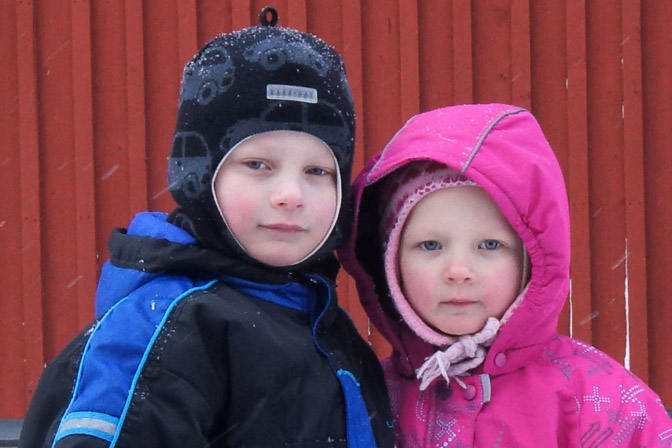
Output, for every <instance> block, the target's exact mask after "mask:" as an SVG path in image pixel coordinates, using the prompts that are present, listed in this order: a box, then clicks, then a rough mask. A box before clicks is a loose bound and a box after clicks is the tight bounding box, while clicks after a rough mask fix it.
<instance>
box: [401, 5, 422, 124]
mask: <svg viewBox="0 0 672 448" xmlns="http://www.w3.org/2000/svg"><path fill="white" fill-rule="evenodd" d="M419 44H420V42H419V29H418V0H401V1H400V2H399V52H400V55H399V63H400V67H399V74H400V96H401V98H400V102H401V108H400V112H401V116H400V120H399V121H400V123H405V122H406V120H408V119H409V118H411V117H412V116H413V115H415V114H417V113H418V112H420V55H419V52H420V48H419Z"/></svg>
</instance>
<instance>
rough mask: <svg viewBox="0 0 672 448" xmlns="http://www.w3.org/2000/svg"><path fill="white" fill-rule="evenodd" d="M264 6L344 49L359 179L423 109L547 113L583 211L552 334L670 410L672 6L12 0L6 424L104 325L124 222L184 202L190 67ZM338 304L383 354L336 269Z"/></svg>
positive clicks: (3, 339) (3, 239)
mask: <svg viewBox="0 0 672 448" xmlns="http://www.w3.org/2000/svg"><path fill="white" fill-rule="evenodd" d="M268 3H270V4H272V5H273V6H275V7H276V8H277V9H278V11H279V13H280V25H283V26H292V27H295V28H298V29H301V30H307V31H310V32H312V33H314V34H317V35H319V36H321V37H322V38H324V39H325V40H326V41H327V42H329V43H331V44H332V45H333V46H335V47H336V49H337V50H338V51H340V52H341V53H342V54H343V55H344V58H345V60H346V64H347V68H348V73H349V78H350V80H351V85H352V88H353V91H354V95H355V100H356V106H357V115H358V119H359V121H358V132H359V133H358V138H357V148H358V149H357V151H358V152H357V157H356V166H355V171H358V170H359V169H360V168H361V166H362V164H363V163H364V161H365V160H366V159H367V158H369V157H370V156H372V155H373V154H374V153H375V152H377V151H378V150H380V149H381V148H382V146H383V145H384V144H385V143H386V141H387V140H388V139H389V138H390V137H391V136H392V135H393V133H394V132H395V131H396V130H397V128H398V127H399V126H401V124H403V122H404V121H405V120H406V119H407V118H408V117H409V116H411V115H413V114H415V113H417V112H419V111H423V110H427V109H431V108H436V107H439V106H445V105H450V104H458V103H470V102H495V101H496V102H509V103H514V104H517V105H520V106H524V107H527V108H530V109H531V110H532V111H533V112H534V113H535V114H536V115H537V117H538V119H539V121H540V122H541V125H542V127H543V128H544V130H545V132H546V134H547V137H548V138H549V140H550V141H551V144H552V146H553V147H554V149H555V150H556V152H557V155H558V157H559V159H560V162H561V164H562V167H563V169H564V172H565V175H566V180H567V186H568V189H569V196H570V202H571V204H570V207H571V213H572V225H573V228H572V237H573V247H572V248H573V259H572V261H573V268H572V292H571V297H570V300H569V305H568V306H567V307H566V310H565V312H564V314H563V317H562V320H561V324H560V329H559V330H560V331H561V332H563V333H565V334H570V335H573V336H574V337H576V338H578V339H581V340H583V341H585V342H588V343H591V344H593V345H595V346H597V347H598V348H600V349H602V350H604V351H606V352H607V353H608V354H609V355H611V356H612V357H613V358H615V359H616V360H618V361H620V362H622V363H623V364H625V365H626V367H628V368H630V369H632V370H633V371H634V372H635V373H636V374H637V375H639V376H640V377H642V378H643V379H645V380H646V381H648V382H649V384H650V385H651V386H652V387H653V388H654V389H655V390H656V391H657V392H659V393H660V394H661V396H662V397H663V400H664V401H665V403H666V404H667V406H668V407H671V405H672V358H671V357H670V356H668V354H667V351H666V350H667V346H666V341H668V340H669V335H670V329H672V309H671V308H672V304H671V303H670V301H669V300H668V299H669V296H670V294H671V292H672V231H671V229H672V205H671V204H670V200H669V198H670V195H671V194H672V168H671V167H672V151H671V150H670V142H672V26H670V24H672V2H669V1H667V0H621V1H617V0H604V1H602V0H600V1H586V0H545V1H542V0H539V1H537V0H452V1H451V0H362V1H355V0H329V1H323V0H274V1H273V2H271V1H270V0H264V1H257V0H198V1H197V0H165V1H164V0H145V1H140V0H126V1H123V0H96V1H92V0H62V1H46V0H44V1H39V2H37V1H29V0H16V1H13V0H0V58H1V59H0V80H1V81H0V189H1V190H0V191H1V192H2V200H0V252H1V254H2V255H1V257H2V258H1V259H0V286H1V287H2V289H1V292H0V319H1V322H2V325H0V366H1V368H0V418H17V417H21V416H22V415H23V413H24V412H25V409H26V406H27V403H28V401H29V399H30V397H31V394H32V392H33V390H34V388H35V385H36V381H37V380H38V378H39V375H40V373H41V371H42V369H43V367H44V364H45V363H46V362H48V361H49V360H50V359H51V358H53V357H54V356H55V354H56V353H57V352H58V351H59V350H60V349H61V348H62V347H63V346H64V345H65V344H66V343H67V342H68V341H69V340H70V339H71V338H72V337H73V336H74V335H75V334H76V333H77V332H78V331H79V330H80V329H81V328H82V327H84V326H85V325H86V324H87V322H89V320H90V319H91V317H92V313H93V301H92V297H93V294H94V290H95V285H96V279H97V275H98V272H99V269H100V266H101V264H102V263H103V261H104V260H105V259H106V257H107V255H106V249H105V244H106V239H107V236H108V234H109V232H110V231H111V230H112V228H114V227H123V226H125V225H126V223H127V222H128V220H129V219H130V218H131V216H132V215H133V214H134V213H136V212H138V211H141V210H144V209H153V210H165V211H169V210H171V209H172V207H173V204H172V201H171V198H170V194H169V193H168V192H167V189H166V179H165V178H166V175H165V171H166V157H167V154H168V151H169V148H170V142H171V138H172V131H173V126H174V119H175V112H176V106H177V94H178V90H179V79H180V74H181V68H182V65H183V64H184V63H185V62H186V61H187V60H188V59H189V58H190V57H191V56H192V54H193V53H194V52H195V51H196V50H197V48H198V47H199V46H200V45H202V44H203V43H205V42H206V41H207V40H208V39H210V38H211V37H213V36H215V35H216V34H218V33H220V32H223V31H230V30H232V29H237V28H241V27H245V26H248V25H251V24H253V23H256V15H257V13H258V11H259V10H260V9H261V8H262V7H263V6H265V5H266V4H268ZM340 296H341V301H342V304H343V306H344V307H345V308H346V309H348V310H349V311H350V313H351V314H352V316H353V318H354V320H355V322H356V323H357V325H358V327H359V328H360V330H361V331H362V333H363V334H365V335H367V337H369V339H370V340H371V341H372V344H373V346H374V348H375V349H376V350H377V352H378V353H379V354H380V355H381V356H384V355H385V354H386V353H387V350H388V348H387V345H386V344H385V343H384V342H383V341H382V340H381V338H380V337H379V336H378V335H377V334H376V332H375V331H374V330H373V329H370V328H369V327H368V324H367V320H366V317H365V315H364V314H363V312H362V311H361V309H360V308H359V306H358V301H357V296H356V293H355V289H354V286H353V285H352V283H351V281H350V280H348V279H347V278H346V277H345V276H343V277H341V281H340Z"/></svg>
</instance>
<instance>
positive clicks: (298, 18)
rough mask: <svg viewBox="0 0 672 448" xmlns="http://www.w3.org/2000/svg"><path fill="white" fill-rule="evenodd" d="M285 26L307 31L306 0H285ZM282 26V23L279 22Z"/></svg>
mask: <svg viewBox="0 0 672 448" xmlns="http://www.w3.org/2000/svg"><path fill="white" fill-rule="evenodd" d="M286 24H287V25H286V26H288V27H290V28H294V29H297V30H300V31H308V15H307V10H306V0H289V1H288V2H287V20H286ZM279 25H280V26H282V24H281V23H280V24H279Z"/></svg>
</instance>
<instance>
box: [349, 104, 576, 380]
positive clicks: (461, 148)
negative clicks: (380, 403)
mask: <svg viewBox="0 0 672 448" xmlns="http://www.w3.org/2000/svg"><path fill="white" fill-rule="evenodd" d="M419 160H430V161H434V162H437V163H440V164H442V165H445V166H446V167H448V168H450V169H452V170H454V171H456V172H458V173H460V174H462V175H463V176H464V177H466V178H467V179H469V180H471V181H473V182H475V183H476V184H478V185H479V186H480V187H482V188H483V189H484V190H485V192H486V193H487V194H488V195H489V196H490V198H491V199H492V200H493V201H494V203H495V204H496V205H497V206H498V207H499V210H500V211H501V213H502V215H503V216H504V217H505V218H506V219H507V220H508V222H509V223H510V224H511V226H512V228H513V229H514V230H515V231H516V233H517V234H518V236H519V237H520V239H521V240H522V242H523V244H524V246H525V248H526V250H527V252H528V255H529V260H530V267H531V275H530V280H529V282H528V285H527V289H526V293H525V296H524V298H523V299H522V302H520V304H519V306H518V308H517V309H516V310H515V312H514V313H513V314H512V315H511V316H510V318H509V319H508V320H507V322H506V324H505V325H503V327H502V328H501V329H500V331H499V333H498V335H497V337H496V339H495V342H494V343H493V345H492V347H491V348H490V350H489V353H488V356H487V357H486V360H485V363H484V365H483V370H484V372H485V373H491V372H494V364H493V363H494V360H493V358H494V354H497V353H505V354H506V357H507V363H506V368H505V369H498V370H497V372H498V373H506V372H507V371H511V370H514V369H517V368H519V367H520V366H522V365H524V364H526V363H527V362H528V360H529V359H530V358H531V357H532V356H534V355H535V354H536V353H537V352H538V351H539V350H540V349H541V348H540V347H541V344H542V343H544V342H547V341H549V340H550V339H551V338H553V337H554V336H555V334H556V327H557V322H558V316H559V314H560V311H561V309H562V306H563V304H564V302H565V300H566V296H567V292H568V290H569V261H570V237H569V206H568V201H567V194H566V189H565V183H564V180H563V175H562V171H561V169H560V166H559V164H558V161H557V159H556V157H555V155H554V153H553V150H552V149H551V147H550V145H549V144H548V142H547V140H546V138H545V137H544V135H543V132H542V130H541V128H540V126H539V124H538V123H537V121H536V120H535V118H534V117H533V116H532V114H530V113H529V112H528V111H526V110H525V109H521V108H519V107H515V106H510V105H504V104H488V105H464V106H455V107H447V108H443V109H437V110H433V111H430V112H426V113H423V114H419V115H417V116H415V117H413V118H411V119H410V120H409V121H408V122H407V123H406V124H405V125H404V126H403V127H402V128H401V130H399V132H397V134H396V135H395V136H394V137H393V138H392V140H391V141H390V142H389V143H388V144H387V146H386V147H385V148H384V150H383V151H382V152H381V153H380V154H379V155H377V156H376V157H375V158H374V159H373V160H371V161H370V162H369V163H368V164H367V165H366V166H365V167H364V169H363V171H362V172H361V173H360V174H359V176H358V177H357V179H356V180H355V182H354V184H353V200H354V215H355V221H354V226H353V232H352V235H351V237H350V239H349V240H348V242H347V243H346V244H345V245H344V246H343V248H341V250H340V251H339V259H340V261H341V263H342V264H343V266H344V268H345V269H346V270H347V271H348V272H349V273H350V274H351V275H352V276H353V277H354V279H355V281H356V283H357V289H358V292H359V295H360V300H361V302H362V305H363V307H364V309H365V310H366V312H367V313H368V315H369V317H370V319H371V321H372V322H373V323H374V325H375V326H376V328H377V329H378V330H379V331H380V332H381V334H383V336H384V337H385V338H386V339H387V340H388V341H389V342H390V343H391V344H392V347H393V349H394V353H393V358H392V361H393V363H394V365H395V367H396V368H397V369H399V370H400V371H401V372H402V373H403V374H406V375H412V374H413V372H414V371H415V370H416V369H417V368H418V367H420V365H421V364H422V363H423V362H424V360H425V358H427V357H428V356H430V355H431V354H432V353H433V351H434V347H432V346H431V345H430V344H429V343H427V342H425V341H424V340H422V339H420V338H419V337H418V336H417V335H416V334H415V333H414V332H413V331H412V330H411V329H410V328H409V327H408V326H407V325H406V324H405V323H404V322H403V320H402V319H401V318H400V316H399V313H398V312H397V311H396V309H395V307H394V305H393V304H392V301H391V299H390V296H389V289H388V287H387V285H386V282H385V275H384V272H383V262H382V260H383V255H382V244H381V236H380V235H379V225H380V224H379V223H380V216H379V210H380V208H381V204H380V201H381V184H383V182H381V180H383V179H384V178H386V176H388V175H390V174H391V173H393V172H394V171H396V170H397V169H399V168H400V167H403V166H405V165H407V164H408V163H411V162H414V161H419Z"/></svg>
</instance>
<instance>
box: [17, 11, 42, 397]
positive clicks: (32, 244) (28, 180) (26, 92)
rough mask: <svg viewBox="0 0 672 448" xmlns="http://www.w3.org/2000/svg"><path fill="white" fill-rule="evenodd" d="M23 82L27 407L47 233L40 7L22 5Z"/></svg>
mask: <svg viewBox="0 0 672 448" xmlns="http://www.w3.org/2000/svg"><path fill="white" fill-rule="evenodd" d="M16 5H17V6H16V8H17V13H16V14H17V21H16V22H17V27H16V29H17V40H16V41H17V69H18V82H19V92H18V97H19V153H20V167H21V168H20V176H21V240H22V241H21V245H22V259H21V262H22V268H23V271H22V272H23V274H22V279H21V281H22V286H23V322H24V333H23V338H24V355H25V385H26V388H25V393H26V395H25V399H26V408H27V407H28V403H29V402H30V399H31V398H32V395H33V392H34V391H35V387H36V385H37V381H38V380H39V377H40V375H41V374H42V370H43V368H44V344H43V340H44V326H43V320H44V316H43V307H42V294H43V288H42V282H43V281H44V279H43V274H42V234H41V227H40V208H41V202H40V201H41V197H40V183H39V179H40V176H39V172H40V158H39V126H38V112H37V109H38V105H37V96H38V90H37V89H38V85H37V67H36V65H37V63H36V49H35V37H36V36H35V23H34V20H35V17H34V15H35V9H34V6H33V3H32V2H28V1H26V2H17V4H16Z"/></svg>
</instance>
